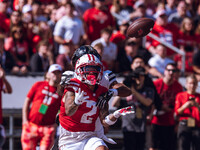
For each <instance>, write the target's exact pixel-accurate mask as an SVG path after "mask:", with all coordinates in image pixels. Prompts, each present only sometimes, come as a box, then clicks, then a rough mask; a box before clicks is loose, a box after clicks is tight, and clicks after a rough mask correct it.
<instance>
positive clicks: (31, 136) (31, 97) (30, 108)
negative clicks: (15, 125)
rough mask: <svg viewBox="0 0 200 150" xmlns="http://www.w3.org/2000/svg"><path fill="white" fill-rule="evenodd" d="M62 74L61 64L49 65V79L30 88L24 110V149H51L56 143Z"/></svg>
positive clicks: (22, 139)
mask: <svg viewBox="0 0 200 150" xmlns="http://www.w3.org/2000/svg"><path fill="white" fill-rule="evenodd" d="M61 75H62V69H61V66H59V65H58V64H53V65H51V66H50V67H49V69H48V73H47V80H45V81H39V82H36V83H35V84H34V85H33V86H32V88H31V89H30V90H29V92H28V94H27V97H26V99H25V102H24V106H23V110H22V125H23V126H22V135H21V142H22V149H23V150H25V149H36V146H37V144H38V142H39V145H40V149H46V150H49V149H50V148H51V147H52V145H53V143H54V136H55V131H56V128H55V127H56V125H55V119H56V114H57V113H58V110H59V107H60V104H61V97H60V96H59V95H58V94H57V93H56V89H57V85H58V84H59V83H60V79H61Z"/></svg>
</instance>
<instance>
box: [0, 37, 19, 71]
mask: <svg viewBox="0 0 200 150" xmlns="http://www.w3.org/2000/svg"><path fill="white" fill-rule="evenodd" d="M0 66H1V67H2V69H3V70H4V71H5V72H6V73H10V72H12V69H13V68H14V66H16V64H15V60H14V58H13V57H12V55H11V54H10V52H8V51H5V49H4V38H0Z"/></svg>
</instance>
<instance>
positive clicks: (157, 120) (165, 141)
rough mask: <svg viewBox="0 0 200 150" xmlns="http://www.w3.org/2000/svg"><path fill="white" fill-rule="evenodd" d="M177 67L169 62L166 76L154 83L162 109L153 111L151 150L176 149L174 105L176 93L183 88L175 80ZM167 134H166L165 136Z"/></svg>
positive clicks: (165, 72)
mask: <svg viewBox="0 0 200 150" xmlns="http://www.w3.org/2000/svg"><path fill="white" fill-rule="evenodd" d="M176 70H177V68H176V65H175V64H173V63H169V64H167V66H166V67H165V71H164V77H163V78H160V79H157V80H155V81H154V85H155V87H156V89H157V92H158V94H159V96H160V100H161V103H162V109H161V110H160V111H159V110H157V109H155V110H154V111H153V118H152V121H151V123H152V146H151V149H150V150H155V149H163V150H169V149H170V150H174V149H175V145H176V143H175V132H174V127H175V120H174V105H175V97H176V94H177V93H179V92H181V91H182V90H183V88H182V86H181V85H180V84H179V83H178V81H176V80H175V72H176ZM163 135H165V136H163Z"/></svg>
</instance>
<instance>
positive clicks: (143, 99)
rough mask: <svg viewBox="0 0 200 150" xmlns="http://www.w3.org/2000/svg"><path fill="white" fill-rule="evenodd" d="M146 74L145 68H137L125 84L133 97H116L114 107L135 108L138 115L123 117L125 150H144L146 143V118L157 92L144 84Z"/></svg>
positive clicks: (126, 79)
mask: <svg viewBox="0 0 200 150" xmlns="http://www.w3.org/2000/svg"><path fill="white" fill-rule="evenodd" d="M145 77H146V72H145V69H144V68H143V67H137V68H136V69H135V70H134V71H133V72H132V73H131V74H130V75H129V76H128V77H126V78H125V80H124V84H125V85H126V86H128V87H130V88H131V90H132V95H130V96H128V97H126V98H120V97H116V98H115V99H114V100H113V102H112V105H113V106H114V107H119V108H122V107H126V106H134V107H135V111H136V113H135V114H134V115H133V114H130V115H126V116H123V117H122V131H123V135H124V138H123V139H124V150H142V149H144V143H145V131H146V117H147V112H148V110H149V109H150V106H151V104H152V103H153V100H154V95H155V90H154V89H153V88H152V87H151V86H146V85H145V84H144V81H145Z"/></svg>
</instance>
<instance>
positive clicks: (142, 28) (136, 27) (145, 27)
mask: <svg viewBox="0 0 200 150" xmlns="http://www.w3.org/2000/svg"><path fill="white" fill-rule="evenodd" d="M154 23H155V22H154V20H153V19H150V18H139V19H136V20H135V21H133V22H132V23H131V24H130V25H129V27H128V29H127V36H128V37H135V38H140V37H144V36H146V35H147V34H148V33H149V32H150V31H151V30H152V29H153V26H154Z"/></svg>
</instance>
